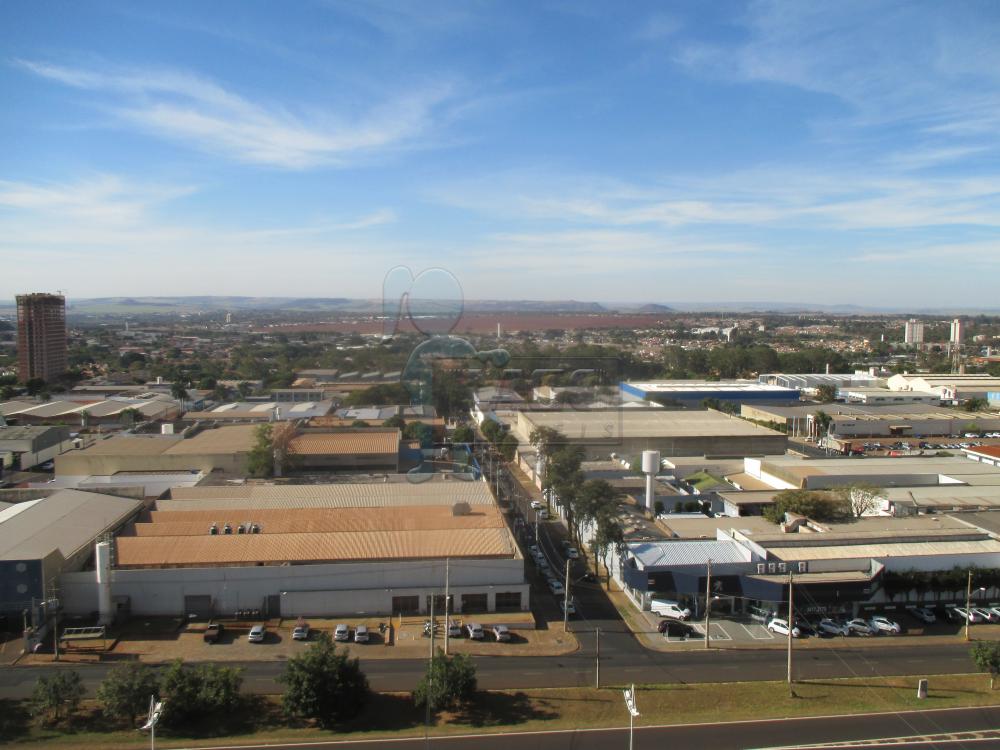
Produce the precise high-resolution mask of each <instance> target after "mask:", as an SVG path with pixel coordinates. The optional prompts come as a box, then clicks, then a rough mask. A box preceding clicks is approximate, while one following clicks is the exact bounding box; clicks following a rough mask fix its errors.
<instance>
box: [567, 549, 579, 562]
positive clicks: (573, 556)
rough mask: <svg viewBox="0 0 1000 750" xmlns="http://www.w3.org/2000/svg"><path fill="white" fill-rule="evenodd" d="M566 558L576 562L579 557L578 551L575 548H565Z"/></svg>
mask: <svg viewBox="0 0 1000 750" xmlns="http://www.w3.org/2000/svg"><path fill="white" fill-rule="evenodd" d="M566 557H568V558H569V559H570V560H577V559H579V557H580V551H579V550H578V549H577V548H576V547H567V548H566Z"/></svg>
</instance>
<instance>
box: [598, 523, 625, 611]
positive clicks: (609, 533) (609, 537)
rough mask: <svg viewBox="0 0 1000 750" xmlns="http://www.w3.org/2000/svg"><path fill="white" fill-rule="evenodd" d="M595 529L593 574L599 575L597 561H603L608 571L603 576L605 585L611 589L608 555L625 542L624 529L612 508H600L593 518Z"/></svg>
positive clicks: (617, 549)
mask: <svg viewBox="0 0 1000 750" xmlns="http://www.w3.org/2000/svg"><path fill="white" fill-rule="evenodd" d="M595 524H596V525H597V529H596V531H595V533H594V540H593V542H592V545H591V546H592V547H593V549H594V575H595V576H597V575H600V571H599V570H598V567H597V561H598V559H600V561H601V562H602V563H604V569H605V570H606V571H608V575H607V577H606V578H605V586H606V587H607V589H608V591H610V590H611V571H610V567H609V566H608V555H609V554H611V553H612V552H617V551H619V550H621V548H622V547H623V546H624V544H625V529H624V528H622V524H621V521H619V520H618V516H617V515H616V514H615V512H614V511H613V510H612V509H609V508H606V509H604V510H602V511H601V512H600V513H599V515H598V516H597V518H596V519H595Z"/></svg>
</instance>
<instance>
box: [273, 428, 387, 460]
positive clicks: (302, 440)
mask: <svg viewBox="0 0 1000 750" xmlns="http://www.w3.org/2000/svg"><path fill="white" fill-rule="evenodd" d="M399 436H400V433H399V430H377V431H376V430H364V431H358V432H307V433H304V434H301V435H297V436H296V437H295V438H294V439H293V440H292V442H291V444H290V445H289V451H290V452H291V453H294V454H297V455H300V456H330V455H333V456H345V455H347V456H349V455H355V454H372V453H380V454H390V455H395V454H397V453H398V452H399Z"/></svg>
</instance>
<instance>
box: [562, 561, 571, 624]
mask: <svg viewBox="0 0 1000 750" xmlns="http://www.w3.org/2000/svg"><path fill="white" fill-rule="evenodd" d="M569 563H570V559H569V558H568V557H567V558H566V585H565V586H564V587H563V588H564V589H565V591H563V632H564V633H565V632H566V631H567V630H569V602H570V599H569Z"/></svg>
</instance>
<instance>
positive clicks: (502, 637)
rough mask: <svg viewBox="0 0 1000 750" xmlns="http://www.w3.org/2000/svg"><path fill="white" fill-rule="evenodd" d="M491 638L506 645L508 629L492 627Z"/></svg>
mask: <svg viewBox="0 0 1000 750" xmlns="http://www.w3.org/2000/svg"><path fill="white" fill-rule="evenodd" d="M493 637H494V638H496V639H497V643H506V642H507V641H509V640H510V629H509V628H508V627H507V626H506V625H494V626H493Z"/></svg>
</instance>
